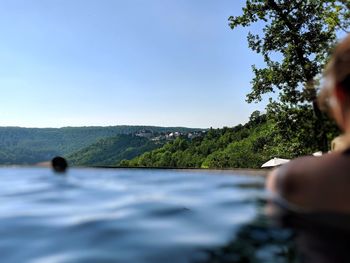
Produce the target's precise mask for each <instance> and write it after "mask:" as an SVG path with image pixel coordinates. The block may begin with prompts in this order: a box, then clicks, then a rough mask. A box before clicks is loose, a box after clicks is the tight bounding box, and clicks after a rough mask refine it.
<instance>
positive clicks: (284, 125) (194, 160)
mask: <svg viewBox="0 0 350 263" xmlns="http://www.w3.org/2000/svg"><path fill="white" fill-rule="evenodd" d="M296 114H300V115H304V116H305V119H306V120H305V122H304V123H295V122H294V121H293V119H294V117H295V116H289V117H290V118H288V116H284V117H286V118H288V119H290V121H288V120H286V119H285V120H284V121H283V122H280V121H279V118H282V117H283V116H281V115H280V113H278V114H277V113H273V112H269V114H261V113H260V112H259V111H255V112H253V114H252V115H251V117H250V120H249V122H248V123H246V124H245V125H238V126H236V127H233V128H227V127H225V128H223V129H210V130H209V131H208V132H207V133H206V134H205V135H204V136H203V137H198V138H194V139H192V140H189V139H187V138H177V139H176V140H174V141H172V142H169V143H167V144H165V145H164V146H163V147H161V148H159V149H156V150H153V151H151V152H146V153H144V154H142V155H141V156H139V157H136V158H134V159H132V160H123V161H122V162H120V166H125V167H174V168H259V167H261V165H262V164H263V163H264V162H266V161H267V160H269V159H271V158H273V157H280V158H295V157H297V156H300V155H307V154H312V153H313V152H315V151H317V150H318V149H317V142H316V140H315V138H316V137H314V134H313V133H312V131H310V129H308V126H310V120H312V118H310V117H309V115H312V114H313V113H312V110H311V109H309V108H305V109H298V110H297V112H296ZM307 119H309V121H308V120H307ZM290 125H295V126H296V128H295V129H293V127H291V126H290ZM330 126H332V125H330ZM332 127H333V126H332ZM328 131H329V132H328V135H329V137H330V138H332V137H334V136H336V135H337V133H338V131H337V130H336V129H329V130H328ZM312 138H314V140H313V139H312Z"/></svg>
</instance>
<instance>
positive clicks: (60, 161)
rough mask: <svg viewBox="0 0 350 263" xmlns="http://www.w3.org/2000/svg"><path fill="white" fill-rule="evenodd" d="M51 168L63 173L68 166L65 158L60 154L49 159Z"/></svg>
mask: <svg viewBox="0 0 350 263" xmlns="http://www.w3.org/2000/svg"><path fill="white" fill-rule="evenodd" d="M51 165H52V168H53V170H54V171H55V172H57V173H64V172H65V171H66V170H67V168H68V163H67V161H66V159H64V158H63V157H61V156H56V157H55V158H53V159H52V160H51Z"/></svg>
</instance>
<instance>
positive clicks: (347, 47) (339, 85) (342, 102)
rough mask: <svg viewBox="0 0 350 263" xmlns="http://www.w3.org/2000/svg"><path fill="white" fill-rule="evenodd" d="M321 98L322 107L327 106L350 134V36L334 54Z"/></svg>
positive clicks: (343, 128) (327, 70) (338, 46)
mask: <svg viewBox="0 0 350 263" xmlns="http://www.w3.org/2000/svg"><path fill="white" fill-rule="evenodd" d="M319 98H320V102H321V104H322V105H325V104H327V108H328V110H329V111H330V113H331V115H332V117H333V118H334V119H335V121H336V122H337V124H338V126H339V127H340V128H341V129H342V130H344V131H345V132H350V34H349V35H348V36H347V37H346V38H345V39H344V40H342V41H341V42H340V43H339V44H338V45H337V46H336V48H335V50H334V52H333V55H332V57H331V60H330V62H329V63H328V65H327V67H326V70H325V85H324V87H323V90H322V91H321V94H320V97H319Z"/></svg>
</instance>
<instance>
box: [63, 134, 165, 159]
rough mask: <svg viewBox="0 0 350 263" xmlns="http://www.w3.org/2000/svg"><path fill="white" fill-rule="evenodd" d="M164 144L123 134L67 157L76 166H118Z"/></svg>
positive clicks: (103, 140) (98, 142)
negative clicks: (124, 160) (125, 160)
mask: <svg viewBox="0 0 350 263" xmlns="http://www.w3.org/2000/svg"><path fill="white" fill-rule="evenodd" d="M163 144H164V143H162V142H154V141H151V140H149V139H147V138H143V137H139V136H134V135H124V134H123V135H117V136H115V137H110V138H106V139H101V140H99V141H97V142H96V143H94V144H92V145H90V146H88V147H86V148H83V149H81V150H79V151H77V152H75V153H73V154H71V155H69V156H67V160H68V162H69V164H70V165H74V166H116V165H117V164H119V162H120V161H121V160H123V159H132V158H134V157H136V156H138V155H141V154H143V153H144V152H147V151H151V150H154V149H156V148H159V147H161V146H162V145H163Z"/></svg>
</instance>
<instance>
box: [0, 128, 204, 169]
mask: <svg viewBox="0 0 350 263" xmlns="http://www.w3.org/2000/svg"><path fill="white" fill-rule="evenodd" d="M145 130H147V131H148V132H151V133H154V134H157V133H164V132H192V131H199V130H201V129H190V128H183V127H155V126H110V127H65V128H20V127H0V164H34V163H38V162H42V161H48V160H50V159H51V158H52V157H54V156H56V155H64V156H70V155H71V154H73V153H74V152H77V151H79V150H81V149H83V148H85V147H88V146H90V145H91V144H94V143H96V142H98V141H99V140H102V139H107V138H111V137H115V136H118V135H122V134H124V135H126V134H135V133H137V132H140V131H145ZM146 148H147V147H146ZM147 149H148V150H150V149H151V148H147ZM141 152H142V151H141ZM141 152H139V153H141ZM124 158H126V157H124ZM117 161H118V160H117ZM115 164H116V163H115V162H113V165H115ZM111 165H112V164H111Z"/></svg>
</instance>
